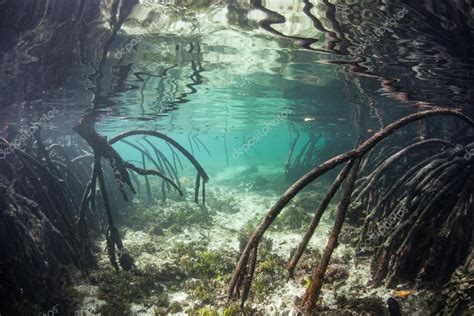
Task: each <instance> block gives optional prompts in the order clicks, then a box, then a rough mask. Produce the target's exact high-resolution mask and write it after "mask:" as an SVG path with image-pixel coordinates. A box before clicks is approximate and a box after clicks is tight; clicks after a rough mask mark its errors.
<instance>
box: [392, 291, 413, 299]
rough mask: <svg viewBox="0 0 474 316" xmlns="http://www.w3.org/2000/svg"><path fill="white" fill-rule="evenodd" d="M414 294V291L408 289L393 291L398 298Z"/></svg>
mask: <svg viewBox="0 0 474 316" xmlns="http://www.w3.org/2000/svg"><path fill="white" fill-rule="evenodd" d="M411 294H413V291H408V290H397V291H393V296H395V297H397V298H405V297H408V296H410V295H411Z"/></svg>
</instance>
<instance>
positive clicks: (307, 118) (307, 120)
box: [304, 117, 316, 122]
mask: <svg viewBox="0 0 474 316" xmlns="http://www.w3.org/2000/svg"><path fill="white" fill-rule="evenodd" d="M304 121H305V122H311V121H316V118H315V117H305V118H304Z"/></svg>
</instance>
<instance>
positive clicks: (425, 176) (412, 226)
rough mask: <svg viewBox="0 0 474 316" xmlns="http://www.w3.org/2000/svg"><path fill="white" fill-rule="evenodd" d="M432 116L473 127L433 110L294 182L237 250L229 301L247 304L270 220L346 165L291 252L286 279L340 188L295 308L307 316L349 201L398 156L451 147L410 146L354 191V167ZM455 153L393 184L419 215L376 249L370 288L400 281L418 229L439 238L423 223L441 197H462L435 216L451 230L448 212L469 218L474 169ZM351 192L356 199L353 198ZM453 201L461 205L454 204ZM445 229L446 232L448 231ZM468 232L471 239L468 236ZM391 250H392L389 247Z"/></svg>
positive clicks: (360, 196) (428, 270)
mask: <svg viewBox="0 0 474 316" xmlns="http://www.w3.org/2000/svg"><path fill="white" fill-rule="evenodd" d="M433 116H452V117H456V118H459V119H461V120H462V121H464V122H465V123H467V124H468V126H469V127H470V128H473V127H474V122H473V121H472V120H471V119H470V118H468V117H466V116H465V115H463V114H461V113H460V112H458V111H456V110H449V109H434V110H429V111H423V112H419V113H415V114H412V115H408V116H406V117H404V118H402V119H399V120H397V121H395V122H393V123H392V124H390V125H388V126H386V127H385V128H383V129H382V130H380V131H379V132H377V133H376V134H374V135H373V136H372V137H370V138H369V139H367V140H366V141H365V142H363V143H362V144H361V145H359V146H358V147H357V148H355V149H353V150H350V151H348V152H346V153H343V154H340V155H338V156H336V157H334V158H332V159H329V160H327V161H326V162H324V163H322V164H321V165H319V166H317V167H316V168H314V169H312V170H311V171H309V172H308V173H306V174H305V175H304V176H303V177H301V178H300V179H299V180H298V181H296V182H295V183H294V184H293V185H292V186H291V187H290V188H289V189H288V190H287V191H286V192H285V193H284V194H283V195H282V196H281V198H280V199H279V200H278V201H277V202H276V204H275V205H274V206H273V207H272V208H271V209H270V211H269V212H268V213H267V215H266V216H265V217H264V218H263V220H262V222H261V223H260V224H259V225H258V226H257V228H256V230H255V231H254V233H253V234H252V235H251V237H250V239H249V241H248V243H247V245H246V247H245V249H244V250H243V252H242V254H241V256H240V259H239V261H238V263H237V266H236V269H235V271H234V274H233V276H232V279H231V281H230V283H229V291H228V297H229V299H231V298H233V297H240V298H241V300H242V305H243V304H244V303H245V300H246V299H247V298H248V293H249V289H250V286H251V282H252V279H253V275H254V271H255V265H256V257H257V249H258V245H259V242H260V241H261V240H262V237H263V235H264V233H265V232H266V231H267V229H268V228H269V227H270V225H271V224H272V223H273V221H274V220H275V219H276V217H277V216H278V215H279V214H280V212H281V211H282V209H283V208H284V207H285V206H286V205H287V204H288V203H289V202H290V201H291V200H292V199H293V198H294V197H295V196H296V194H298V192H300V191H301V190H302V189H304V188H305V187H306V186H307V185H308V184H310V183H311V182H313V181H314V180H315V179H317V178H318V177H320V176H321V175H323V174H324V173H326V172H328V171H329V170H331V169H333V168H335V167H336V166H338V165H341V164H343V163H346V166H345V167H344V168H343V170H342V171H341V172H340V173H339V175H338V176H337V178H336V180H335V181H334V183H333V184H332V185H331V187H330V188H329V191H328V192H327V194H326V196H325V197H324V198H323V200H322V201H321V204H320V206H319V208H318V209H317V210H316V212H315V215H314V217H313V219H312V221H311V223H310V225H309V227H308V229H307V231H306V234H305V236H304V238H303V240H302V242H301V243H300V245H299V247H298V248H297V251H296V252H295V254H294V255H293V257H292V258H291V260H290V262H289V264H288V270H289V272H290V275H292V274H293V272H294V270H295V267H296V265H297V263H298V261H299V258H300V257H301V254H302V252H303V251H304V249H306V247H307V245H308V242H309V240H310V239H311V236H312V235H313V234H314V231H315V230H316V228H317V226H318V223H319V221H320V219H321V216H322V215H323V213H324V211H325V210H326V208H327V206H328V205H329V203H330V201H331V200H332V198H333V197H334V195H335V193H336V191H337V190H338V188H339V187H340V186H341V184H342V183H343V182H344V183H345V184H344V185H345V188H344V192H343V194H342V197H341V200H340V202H339V206H338V209H337V212H336V220H335V223H334V226H333V229H332V232H331V235H330V237H329V240H328V243H327V246H326V249H325V251H324V254H323V258H322V260H321V262H320V263H319V264H318V266H317V267H316V268H315V269H314V272H313V275H312V278H311V283H310V286H309V287H308V289H307V290H306V293H305V296H304V298H303V301H302V302H301V307H302V309H303V310H304V311H305V312H308V313H311V312H313V310H314V308H315V305H316V302H317V300H318V297H319V295H320V291H321V287H322V285H323V282H324V275H325V271H326V268H327V266H328V264H329V261H330V259H331V255H332V252H333V251H334V249H335V248H336V246H337V240H338V237H339V233H340V231H341V228H342V225H343V223H344V220H345V218H346V215H347V211H348V208H349V207H350V206H351V203H352V202H354V200H355V199H357V201H358V202H360V200H363V201H365V199H366V198H367V197H366V196H367V195H369V193H371V191H372V190H371V188H373V187H376V186H375V185H374V184H375V183H376V182H377V179H379V178H380V175H381V174H382V173H384V171H385V170H387V169H388V167H389V166H390V165H391V164H392V163H393V162H394V161H396V160H398V159H399V158H401V157H402V156H403V155H405V153H406V152H409V151H410V150H412V149H413V148H416V147H419V146H422V145H427V144H442V145H446V146H448V147H452V146H451V144H450V143H449V142H446V141H442V140H428V141H425V142H423V143H422V144H420V143H418V144H413V145H411V146H409V147H407V148H405V149H403V150H402V152H399V153H398V154H395V155H393V156H392V157H391V158H389V159H387V160H383V161H382V163H381V165H379V166H378V168H377V169H376V170H375V171H374V173H373V174H371V175H369V176H368V177H366V178H365V181H359V182H358V183H362V184H359V185H357V187H356V186H355V183H356V179H357V176H358V174H359V173H360V171H359V165H360V164H361V161H362V160H363V159H364V158H365V156H366V155H368V154H369V153H370V152H371V150H372V149H373V148H374V146H375V145H377V144H378V143H379V142H381V141H382V140H384V139H385V138H387V137H388V136H390V135H391V134H392V133H394V132H395V131H397V130H398V129H400V128H402V127H404V126H406V125H408V124H410V123H413V122H416V121H419V120H422V119H425V118H428V117H433ZM469 148H470V147H469ZM463 150H464V148H463ZM461 153H462V151H461V149H460V148H454V149H451V150H448V151H447V152H446V155H447V156H450V157H451V160H446V159H445V160H443V159H442V158H440V159H441V163H439V164H438V163H433V162H431V163H430V162H428V165H430V166H431V168H430V169H429V170H423V168H422V170H419V172H418V173H420V172H421V173H422V175H418V176H415V177H414V178H416V181H414V179H413V178H410V177H406V178H405V179H404V181H403V183H402V184H397V185H399V186H401V185H403V184H405V183H407V184H409V185H410V186H409V187H410V190H409V192H408V193H407V194H406V195H408V197H406V198H405V199H403V200H402V201H403V202H404V203H405V204H407V205H408V206H410V207H411V208H413V207H415V208H416V209H419V210H420V212H415V213H410V212H408V214H411V216H409V218H410V220H409V221H406V222H404V223H403V224H402V225H400V226H398V229H397V232H394V233H393V234H392V236H391V237H390V238H389V239H390V240H391V242H386V243H385V247H382V248H381V249H383V250H379V252H378V254H377V256H376V257H375V258H377V259H375V262H377V263H378V264H376V268H375V273H374V281H375V283H377V282H380V280H382V279H383V278H385V277H386V276H387V273H388V272H389V271H392V273H391V275H390V276H389V278H388V279H389V283H391V284H393V281H394V280H395V279H396V278H397V277H398V276H399V275H400V273H402V271H404V270H403V269H404V268H406V267H407V263H408V262H410V260H414V259H415V256H416V255H417V250H416V249H415V245H416V244H417V242H418V241H422V240H424V241H425V243H426V239H427V236H421V234H419V233H420V232H421V230H420V229H421V228H423V229H425V228H426V229H427V230H423V231H428V232H431V233H432V234H433V237H435V236H436V234H438V233H442V231H439V229H438V230H436V229H437V228H439V227H440V225H441V224H442V223H445V221H444V220H443V219H441V218H439V221H435V222H436V223H438V224H437V225H435V226H433V222H432V221H430V220H428V219H429V216H433V215H434V214H436V213H434V209H433V206H434V203H435V202H433V201H439V200H440V199H442V198H444V197H446V196H447V195H449V194H451V196H452V197H453V196H454V197H457V196H456V195H455V194H453V193H454V192H456V190H459V188H464V189H463V193H462V194H461V195H462V198H461V199H457V198H451V199H450V201H446V205H451V208H444V209H443V211H442V212H441V214H444V217H445V218H447V217H449V215H451V217H452V220H451V221H450V223H451V224H453V223H457V222H459V221H458V220H457V219H460V218H459V217H458V218H457V219H456V216H455V215H452V214H453V212H451V210H452V209H453V208H455V207H456V209H455V211H454V213H456V214H459V216H461V215H462V214H464V215H462V216H465V214H466V210H468V209H469V208H468V207H470V210H471V211H470V213H469V212H468V214H470V216H471V217H472V194H473V192H472V187H473V186H472V185H469V183H470V181H469V182H467V181H468V179H470V178H472V177H473V172H472V169H471V168H472V165H473V163H474V158H473V159H472V160H469V161H466V159H464V156H463V155H461ZM456 157H457V158H456ZM460 157H463V158H462V159H464V160H461V159H459V158H460ZM415 171H418V170H415ZM408 172H412V173H414V174H415V173H416V172H414V171H412V170H409V171H408ZM410 179H411V181H409V182H407V180H410ZM435 181H436V184H437V185H435V186H433V183H435ZM367 182H368V183H370V186H369V188H367V189H365V188H366V186H367ZM430 185H431V186H430ZM388 189H390V188H388ZM382 191H384V190H382ZM354 192H355V193H356V194H354ZM384 192H385V191H384ZM387 192H388V193H390V190H388V191H387ZM390 194H391V193H390ZM459 200H460V201H461V202H459ZM390 202H391V201H387V205H391V203H390ZM468 202H469V203H468ZM352 209H353V207H352V206H351V207H350V210H351V211H352ZM395 209H396V208H393V210H394V211H395ZM375 211H377V210H375ZM375 211H374V212H375ZM369 217H371V218H373V217H374V215H373V214H371V215H369ZM461 218H462V217H461ZM370 221H371V220H370V219H369V220H368V222H370ZM367 225H369V224H368V223H366V224H365V226H367ZM444 226H449V224H446V225H444ZM449 227H450V228H452V226H449ZM466 229H470V230H472V221H471V222H470V227H469V228H466ZM365 231H367V229H365ZM470 232H471V233H472V231H470ZM466 233H467V234H466V235H463V236H465V237H466V236H471V234H470V233H468V232H466ZM444 235H445V234H444ZM456 236H457V237H456V238H455V237H450V238H449V243H450V245H453V243H454V242H455V240H457V241H459V238H460V236H459V234H458V235H456ZM396 237H397V238H396ZM440 238H441V236H438V237H437V238H435V239H433V238H429V240H430V241H431V242H435V244H436V243H437V242H439V241H440ZM466 238H468V237H466ZM463 242H464V244H463V245H465V246H469V245H470V246H471V247H472V244H470V243H472V240H470V241H469V242H468V241H467V240H464V241H463ZM395 245H396V246H397V247H395ZM417 247H419V246H417ZM465 248H466V247H465ZM468 248H469V247H467V249H464V251H462V250H461V251H459V250H460V248H458V247H452V248H451V249H456V250H454V251H458V252H457V259H461V258H465V257H466V256H467V253H468V252H467V250H468ZM397 249H398V250H397ZM441 254H442V252H440V251H437V252H434V253H432V254H431V255H430V257H429V259H430V260H427V261H426V264H425V265H422V267H423V271H424V274H423V275H424V276H425V278H426V277H427V276H428V275H431V277H433V272H434V271H433V267H432V265H430V264H428V263H432V262H433V259H435V258H436V259H438V258H439V256H440V255H441ZM446 260H449V257H445V258H444V261H443V262H446ZM412 262H413V261H412ZM416 264H419V262H416V261H415V265H416ZM441 269H444V272H448V271H449V273H450V271H452V266H450V267H447V266H444V267H443V268H440V269H435V270H437V271H436V272H441ZM420 277H421V275H420Z"/></svg>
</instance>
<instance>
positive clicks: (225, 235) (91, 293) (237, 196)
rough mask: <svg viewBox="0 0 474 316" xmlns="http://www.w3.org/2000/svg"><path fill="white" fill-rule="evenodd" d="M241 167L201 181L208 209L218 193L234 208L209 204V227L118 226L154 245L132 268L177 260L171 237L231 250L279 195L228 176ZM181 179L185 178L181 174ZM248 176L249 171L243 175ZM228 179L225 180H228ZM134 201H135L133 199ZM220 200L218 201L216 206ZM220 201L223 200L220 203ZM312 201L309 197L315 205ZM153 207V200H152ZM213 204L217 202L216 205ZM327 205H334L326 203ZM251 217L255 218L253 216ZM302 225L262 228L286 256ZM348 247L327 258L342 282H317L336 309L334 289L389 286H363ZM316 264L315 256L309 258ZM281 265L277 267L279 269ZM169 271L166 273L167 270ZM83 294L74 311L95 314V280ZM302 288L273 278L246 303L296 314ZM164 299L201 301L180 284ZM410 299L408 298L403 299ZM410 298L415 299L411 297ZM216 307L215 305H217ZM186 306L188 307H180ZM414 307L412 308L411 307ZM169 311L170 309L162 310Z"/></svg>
mask: <svg viewBox="0 0 474 316" xmlns="http://www.w3.org/2000/svg"><path fill="white" fill-rule="evenodd" d="M271 170H272V169H271V168H268V169H267V170H262V168H260V169H259V173H260V174H265V176H267V177H268V178H271V172H272V171H271ZM242 172H245V168H243V167H241V168H234V169H230V168H229V169H225V170H222V172H220V173H217V174H214V177H213V178H212V181H211V182H210V184H209V185H208V187H207V190H208V195H209V196H210V197H209V199H208V200H209V201H210V202H209V203H208V205H207V208H209V209H212V207H214V206H215V205H214V204H216V203H212V202H211V201H212V200H213V199H214V200H215V199H218V200H219V201H220V202H222V201H224V202H226V199H229V201H227V202H226V203H229V204H230V205H232V207H233V208H234V211H235V209H237V210H238V212H235V213H233V212H232V213H229V212H226V211H224V210H222V209H214V211H215V212H216V214H215V216H214V217H213V222H212V225H211V226H210V228H202V227H199V226H195V225H191V226H189V227H183V230H182V231H181V232H175V233H173V232H170V231H166V230H165V232H164V235H154V234H151V233H149V232H146V231H143V230H138V229H132V228H127V227H121V233H122V237H123V241H124V245H125V247H126V248H127V249H133V248H134V247H135V248H136V247H140V246H143V245H146V244H148V245H149V244H153V245H154V247H155V250H156V251H154V252H152V253H150V252H143V253H141V254H139V256H135V257H134V259H135V263H136V265H137V268H138V269H141V268H143V267H145V266H149V265H155V266H157V267H159V266H160V265H165V264H177V263H176V258H172V256H170V251H172V249H173V248H174V247H175V245H176V244H177V243H184V244H186V243H191V242H196V241H197V242H202V241H203V240H205V241H206V242H205V244H206V245H207V248H208V249H209V250H213V249H224V250H229V249H233V250H235V251H236V252H237V251H239V241H238V232H239V230H240V229H241V228H242V227H243V226H244V225H245V224H246V223H247V222H248V221H249V220H251V219H258V221H259V220H260V219H261V218H263V216H264V215H265V214H266V212H267V211H268V210H269V209H270V207H271V206H272V204H273V203H275V202H276V201H277V199H278V198H279V196H278V195H277V194H276V193H274V192H271V191H268V190H256V189H255V187H254V185H253V184H252V182H251V181H249V182H247V181H241V182H238V183H237V185H235V181H233V180H232V179H234V177H236V175H239V174H242ZM183 179H184V182H186V180H187V179H186V178H183ZM249 179H251V177H249ZM188 182H189V184H190V185H189V193H192V185H191V183H192V182H193V181H188ZM232 182H233V185H230V184H229V183H232ZM191 195H192V194H189V195H188V197H187V202H167V204H166V206H165V207H166V208H171V211H172V208H173V205H176V204H175V203H191V202H190V201H189V200H191V199H192V198H191ZM136 202H137V203H139V201H136ZM222 205H223V204H222V203H220V204H219V207H222ZM224 205H225V203H224ZM316 206H317V204H316V202H315V208H316ZM152 207H153V206H152ZM155 207H156V208H163V206H162V205H161V203H158V202H157V205H156V206H155ZM219 207H218V208H219ZM331 207H333V208H334V207H335V206H334V205H332V206H331ZM258 221H257V222H258ZM331 227H332V221H331V219H330V218H329V215H327V214H325V215H324V216H323V219H322V221H321V223H320V224H319V226H318V228H317V230H316V233H315V234H314V236H313V238H312V239H311V241H310V243H309V246H308V247H309V248H310V249H319V250H320V251H321V252H322V251H323V250H324V248H325V246H326V242H327V236H328V234H329V232H330V230H331ZM303 233H304V230H302V229H300V230H289V231H288V230H284V229H279V228H276V229H272V230H268V231H267V232H266V234H265V237H266V238H269V239H271V240H272V245H273V246H272V249H271V252H272V253H275V254H277V255H279V256H281V257H282V258H284V260H287V259H288V258H289V254H290V252H291V250H292V249H294V248H295V247H296V246H297V245H298V243H299V241H300V240H301V238H302V235H303ZM98 244H99V245H100V247H101V248H102V249H105V241H104V240H102V241H98ZM354 257H355V256H354V249H353V248H352V247H349V246H347V245H344V244H342V243H341V244H340V245H339V246H338V247H337V249H336V250H335V252H334V254H333V256H332V260H331V262H333V261H334V260H335V259H337V258H338V259H339V260H338V261H339V262H340V261H341V260H344V263H345V264H346V265H345V267H346V268H347V272H348V273H349V276H348V278H347V279H345V280H344V281H343V282H341V283H340V284H339V285H338V286H337V289H334V287H331V288H327V287H326V286H323V292H322V300H321V302H323V304H324V306H325V307H326V308H329V309H337V306H336V299H335V295H336V294H338V295H340V294H341V293H345V294H347V295H348V296H351V295H352V296H354V295H356V296H357V297H358V298H363V297H369V296H372V297H373V296H376V297H380V298H381V299H382V300H383V301H386V300H387V298H389V297H390V296H391V294H390V293H391V290H389V289H385V288H383V287H379V288H371V287H369V286H368V282H369V280H370V271H369V266H368V263H367V262H360V261H359V262H358V264H357V266H356V264H355V261H354ZM108 265H110V263H109V262H108V258H107V256H106V254H105V252H104V253H103V254H102V255H101V256H100V262H99V267H100V268H103V267H107V266H108ZM314 265H316V262H314ZM285 268H286V267H283V269H285ZM171 277H172V276H171ZM176 279H177V281H182V280H180V277H179V276H176ZM75 289H76V290H78V291H79V292H80V293H81V294H82V295H83V296H84V299H83V301H82V303H81V304H80V306H79V311H80V313H79V314H80V315H95V314H98V312H97V311H98V310H100V306H101V305H103V304H104V303H105V302H104V301H102V300H99V299H98V298H97V293H98V286H97V285H92V284H89V283H85V282H83V283H81V284H79V285H77V286H75ZM225 290H226V286H223V291H224V292H223V293H222V295H221V296H220V297H219V299H220V300H222V302H223V303H225V302H226V300H227V298H226V296H225ZM304 291H305V285H304V284H301V280H299V281H296V280H291V279H288V280H287V282H284V283H283V284H279V285H278V286H275V288H272V289H270V290H269V291H268V293H267V294H268V295H266V297H265V299H263V300H260V301H252V300H249V301H248V302H247V304H249V305H250V306H252V307H253V308H255V309H256V310H258V311H259V312H260V313H262V314H264V315H296V313H297V308H296V305H295V302H296V301H297V300H298V298H301V297H302V295H303V293H304ZM167 294H168V295H169V300H170V303H172V302H178V303H180V305H182V306H183V308H184V311H182V312H179V313H174V315H187V314H189V310H191V309H193V308H194V310H195V311H197V309H196V308H197V307H200V306H201V307H202V304H200V302H199V301H197V300H195V299H193V298H192V297H191V295H190V294H189V293H187V291H186V290H180V291H168V292H167ZM409 301H411V302H409ZM415 301H416V303H415ZM421 302H423V295H422V294H420V296H416V295H414V296H413V297H411V298H408V299H407V301H405V302H403V305H406V304H408V305H412V304H413V303H415V304H420V303H421ZM422 305H423V303H421V305H420V306H414V305H412V307H411V308H410V309H411V312H410V313H409V314H410V315H423V306H422ZM217 309H219V308H218V307H217ZM186 310H187V311H188V312H186ZM417 310H418V312H417ZM131 311H132V312H131V314H132V315H157V314H159V313H160V311H163V312H164V311H165V309H158V310H157V306H148V307H147V306H143V305H139V304H132V308H131ZM166 314H171V313H168V312H167V313H166Z"/></svg>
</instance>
